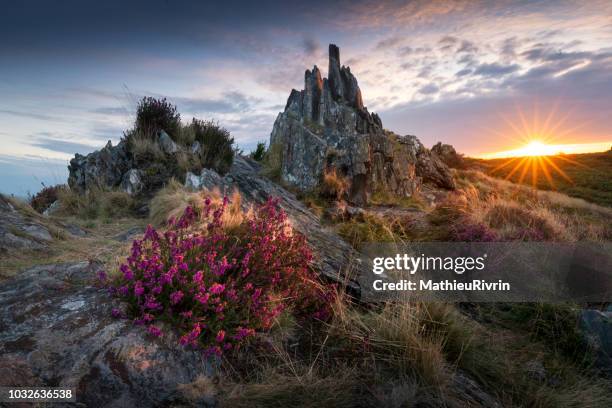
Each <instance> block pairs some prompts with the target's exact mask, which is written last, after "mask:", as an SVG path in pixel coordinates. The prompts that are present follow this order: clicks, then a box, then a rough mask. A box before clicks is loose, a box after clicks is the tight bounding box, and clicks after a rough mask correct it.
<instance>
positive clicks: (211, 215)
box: [109, 197, 334, 356]
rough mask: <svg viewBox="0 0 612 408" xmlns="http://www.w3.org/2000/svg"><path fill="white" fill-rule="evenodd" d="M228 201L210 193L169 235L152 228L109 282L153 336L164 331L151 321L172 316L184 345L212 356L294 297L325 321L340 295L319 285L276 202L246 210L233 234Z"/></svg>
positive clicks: (249, 334)
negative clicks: (228, 228) (212, 197)
mask: <svg viewBox="0 0 612 408" xmlns="http://www.w3.org/2000/svg"><path fill="white" fill-rule="evenodd" d="M228 203H229V200H228V199H227V197H226V198H224V200H223V203H222V204H216V205H215V204H213V202H212V201H211V200H210V199H208V198H206V199H205V200H204V202H203V207H202V208H201V209H200V208H193V207H188V208H187V209H186V210H185V212H184V213H183V215H182V216H180V217H178V219H175V220H173V221H171V222H170V224H169V227H168V230H167V231H165V232H163V233H158V232H157V231H156V230H155V229H154V228H153V227H152V226H148V227H147V230H146V231H145V236H144V238H143V239H142V240H135V241H134V242H133V244H132V251H131V254H130V256H129V257H128V258H127V259H126V261H125V262H124V263H123V264H122V265H121V266H120V271H121V272H122V273H121V275H120V277H118V278H116V279H115V280H114V281H113V282H111V285H110V287H109V292H110V293H111V294H113V295H115V296H118V297H120V298H122V299H123V300H125V301H126V302H127V303H129V307H128V308H127V310H129V312H130V314H131V316H130V317H131V318H133V319H134V322H135V323H136V324H142V325H146V326H147V330H148V331H149V333H151V335H153V336H159V335H161V330H160V329H159V328H158V327H157V326H155V325H153V324H152V323H153V322H155V321H166V322H169V323H171V324H173V325H174V328H175V329H177V330H178V331H179V336H180V337H179V343H180V344H181V345H184V346H194V347H199V348H201V350H203V352H204V353H205V354H206V355H217V356H219V355H221V354H222V353H223V351H228V350H234V349H236V348H239V347H240V345H241V344H244V343H245V342H246V341H248V340H249V339H250V338H253V337H255V335H256V334H257V333H260V332H264V331H267V330H269V329H270V328H271V326H272V324H273V322H274V321H275V318H276V317H277V316H278V315H279V314H280V313H281V312H282V311H283V310H286V309H287V306H288V304H289V303H288V302H291V310H292V312H293V313H294V314H296V317H301V316H303V317H308V318H310V317H313V316H314V317H315V318H317V319H322V320H325V319H327V318H329V316H330V308H329V305H330V304H331V303H332V302H331V300H332V299H331V297H333V293H334V292H333V290H331V289H325V288H324V287H322V286H320V285H316V284H313V282H315V281H316V277H315V276H313V275H312V272H311V268H310V262H311V260H312V253H311V252H310V249H309V248H308V246H307V245H306V242H305V239H304V237H303V236H301V235H299V234H297V233H294V232H293V231H292V230H291V227H290V226H289V224H288V222H287V216H286V214H285V213H284V212H283V211H282V210H281V209H280V208H279V207H278V201H277V200H269V201H268V202H267V203H266V204H264V205H262V206H261V207H259V208H257V209H256V210H255V211H254V213H253V214H252V215H248V216H245V217H244V220H243V225H242V226H241V227H239V228H234V229H232V230H231V233H230V232H229V231H226V230H225V229H224V226H223V215H224V211H226V208H227V206H228ZM113 315H114V316H115V315H116V316H121V315H122V314H119V312H114V311H113ZM246 322H248V325H249V326H248V327H245V324H246Z"/></svg>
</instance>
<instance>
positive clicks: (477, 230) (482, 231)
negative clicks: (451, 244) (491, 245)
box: [452, 220, 499, 242]
mask: <svg viewBox="0 0 612 408" xmlns="http://www.w3.org/2000/svg"><path fill="white" fill-rule="evenodd" d="M452 234H453V238H454V240H455V241H459V242H495V241H499V236H498V235H497V233H496V232H495V231H494V230H492V229H490V228H489V227H487V226H486V225H484V224H481V223H473V222H470V221H469V220H463V221H462V222H458V223H457V224H456V225H455V227H454V229H453V231H452Z"/></svg>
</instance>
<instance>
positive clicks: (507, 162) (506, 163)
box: [491, 157, 519, 173]
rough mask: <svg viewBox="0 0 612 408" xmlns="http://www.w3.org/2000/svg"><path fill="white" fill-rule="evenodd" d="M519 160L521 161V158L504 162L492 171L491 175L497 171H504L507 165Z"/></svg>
mask: <svg viewBox="0 0 612 408" xmlns="http://www.w3.org/2000/svg"><path fill="white" fill-rule="evenodd" d="M517 160H519V158H518V157H514V158H512V159H509V160H508V161H506V162H503V163H502V164H500V165H499V166H497V167H495V168H494V169H493V170H491V173H495V172H496V171H498V170H501V169H503V168H504V167H506V166H507V165H509V164H511V163H513V162H515V161H517Z"/></svg>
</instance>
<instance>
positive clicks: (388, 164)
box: [270, 44, 455, 205]
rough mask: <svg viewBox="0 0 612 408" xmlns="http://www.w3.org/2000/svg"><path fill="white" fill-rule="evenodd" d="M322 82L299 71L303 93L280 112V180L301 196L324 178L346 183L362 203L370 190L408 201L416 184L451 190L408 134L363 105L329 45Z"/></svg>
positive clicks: (441, 169) (274, 137) (275, 136)
mask: <svg viewBox="0 0 612 408" xmlns="http://www.w3.org/2000/svg"><path fill="white" fill-rule="evenodd" d="M328 73H329V78H322V77H321V71H320V70H319V68H318V67H317V66H315V67H314V68H313V69H312V70H306V72H305V74H304V89H303V90H302V91H297V90H295V89H293V90H292V91H291V94H290V95H289V98H288V100H287V104H286V106H285V110H284V111H283V112H281V113H279V115H278V117H277V118H276V121H275V122H274V127H273V129H272V133H271V135H270V146H271V148H274V146H279V147H280V152H281V157H282V158H281V178H282V180H283V182H285V183H287V184H289V185H291V186H294V187H296V188H298V189H299V190H302V191H312V190H314V189H316V188H317V186H318V185H319V183H320V182H321V179H322V176H323V174H324V173H325V172H329V171H335V172H337V173H338V174H339V175H340V176H341V177H346V178H347V179H348V181H349V187H350V188H349V191H348V194H347V199H348V200H349V201H350V202H352V203H354V204H357V205H364V204H366V203H367V202H368V200H369V198H370V197H371V195H372V194H373V193H375V192H377V191H382V192H391V193H393V194H396V195H398V196H403V197H409V196H411V195H412V194H414V193H416V192H417V191H418V190H419V188H420V185H421V184H422V183H423V182H430V183H433V184H435V185H436V186H438V187H441V188H445V189H453V188H454V187H455V183H454V180H453V177H452V174H451V173H450V171H449V169H448V167H447V166H446V165H445V164H444V163H443V162H442V161H441V160H440V159H439V158H438V157H437V155H436V154H435V153H432V152H431V151H430V150H428V149H427V148H425V147H424V146H423V144H422V143H421V142H420V141H419V140H418V139H417V138H416V137H415V136H399V135H397V134H395V133H393V132H390V131H388V130H385V129H384V127H383V124H382V122H381V119H380V117H379V116H378V115H377V114H376V113H370V112H368V109H367V108H366V107H365V106H364V104H363V98H362V94H361V90H360V88H359V85H358V83H357V79H356V78H355V76H354V75H353V74H352V73H351V70H350V68H349V67H345V66H341V65H340V50H339V48H338V47H337V46H336V45H334V44H330V46H329V67H328Z"/></svg>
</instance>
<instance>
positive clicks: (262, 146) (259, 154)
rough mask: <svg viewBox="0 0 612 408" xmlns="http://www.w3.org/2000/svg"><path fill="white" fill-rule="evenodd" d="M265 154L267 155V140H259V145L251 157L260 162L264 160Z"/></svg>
mask: <svg viewBox="0 0 612 408" xmlns="http://www.w3.org/2000/svg"><path fill="white" fill-rule="evenodd" d="M265 155H266V143H265V142H258V143H257V147H256V148H255V150H253V151H252V152H251V154H250V156H251V159H253V160H255V161H258V162H260V161H262V160H263V159H264V157H265Z"/></svg>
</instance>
